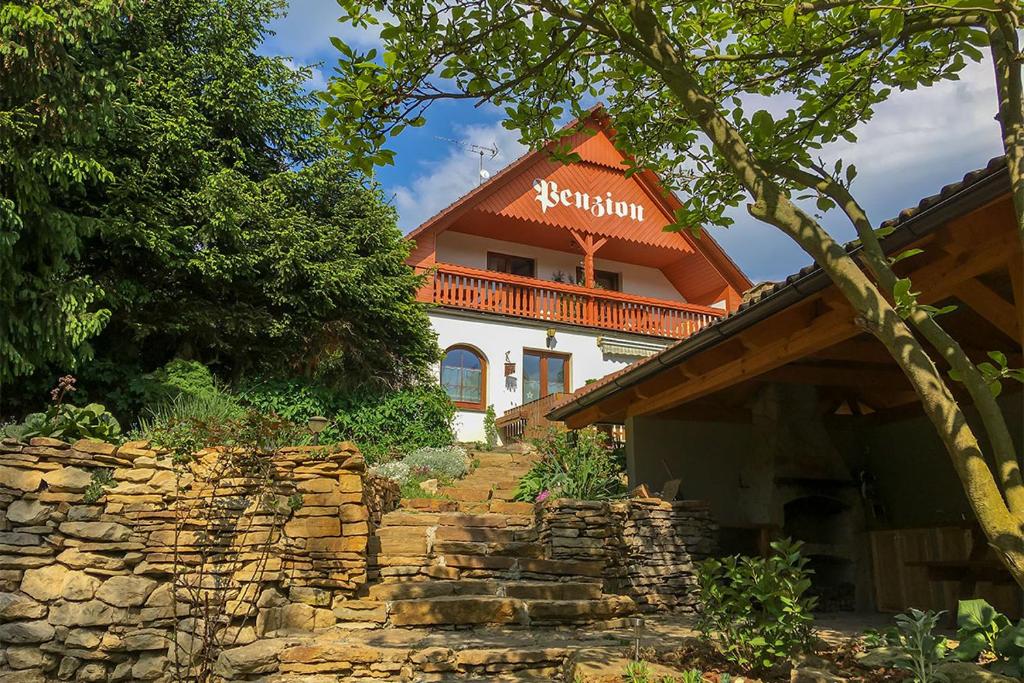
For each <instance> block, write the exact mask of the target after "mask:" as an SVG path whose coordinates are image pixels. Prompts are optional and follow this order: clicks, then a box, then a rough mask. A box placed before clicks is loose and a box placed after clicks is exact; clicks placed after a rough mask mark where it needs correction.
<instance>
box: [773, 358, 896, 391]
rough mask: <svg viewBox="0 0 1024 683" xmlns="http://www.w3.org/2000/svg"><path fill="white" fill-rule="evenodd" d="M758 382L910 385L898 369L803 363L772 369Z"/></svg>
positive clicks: (852, 385)
mask: <svg viewBox="0 0 1024 683" xmlns="http://www.w3.org/2000/svg"><path fill="white" fill-rule="evenodd" d="M758 380H760V381H764V382H783V383H789V384H812V385H815V386H832V387H856V388H860V387H879V388H888V389H905V388H908V387H909V386H910V385H909V384H908V382H907V378H906V376H904V375H903V373H902V372H900V371H899V370H890V369H887V368H877V367H876V368H871V367H867V366H861V367H852V366H845V367H834V366H822V365H807V364H802V363H790V364H788V365H784V366H782V367H780V368H778V369H776V370H771V371H769V372H766V373H764V374H763V375H761V376H759V377H758Z"/></svg>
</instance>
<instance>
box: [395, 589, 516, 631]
mask: <svg viewBox="0 0 1024 683" xmlns="http://www.w3.org/2000/svg"><path fill="white" fill-rule="evenodd" d="M388 618H389V621H390V624H391V625H392V626H442V625H446V626H477V625H483V624H487V625H501V624H520V625H526V619H527V617H526V606H525V603H524V602H523V601H522V600H516V599H514V598H502V597H497V596H489V595H488V596H483V595H477V596H442V597H434V598H417V599H412V600H395V601H392V602H391V603H389V605H388Z"/></svg>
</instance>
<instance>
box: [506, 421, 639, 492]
mask: <svg viewBox="0 0 1024 683" xmlns="http://www.w3.org/2000/svg"><path fill="white" fill-rule="evenodd" d="M537 446H538V448H539V449H540V453H541V455H542V457H541V459H540V460H538V461H537V462H536V464H534V466H533V467H532V468H531V469H530V471H529V472H527V473H526V475H525V476H524V477H523V478H522V479H520V481H519V487H518V488H517V489H516V495H515V498H516V500H523V501H528V502H533V501H539V500H545V499H546V498H548V497H549V496H550V497H556V498H575V499H579V500H610V499H613V498H618V497H621V496H622V495H623V494H624V493H625V491H626V486H625V481H624V477H625V472H624V471H623V466H622V463H621V461H620V460H619V458H618V457H617V456H616V452H615V450H614V449H613V448H612V446H611V443H610V441H609V439H608V437H607V436H606V435H605V434H604V433H602V432H600V431H598V430H597V429H595V428H593V427H588V428H586V429H581V430H579V431H576V432H567V431H563V430H551V432H549V433H548V436H547V438H545V439H544V440H542V441H540V442H538V443H537Z"/></svg>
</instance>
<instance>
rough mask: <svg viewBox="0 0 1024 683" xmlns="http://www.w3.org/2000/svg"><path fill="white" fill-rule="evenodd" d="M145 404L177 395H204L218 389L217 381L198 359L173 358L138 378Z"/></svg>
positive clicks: (169, 398) (170, 398)
mask: <svg viewBox="0 0 1024 683" xmlns="http://www.w3.org/2000/svg"><path fill="white" fill-rule="evenodd" d="M138 384H139V388H140V390H141V392H142V394H143V396H144V397H145V400H146V403H147V404H154V403H158V402H161V401H169V400H172V399H175V398H177V397H178V396H204V395H206V394H213V393H216V392H217V391H218V387H217V382H216V380H215V379H214V377H213V373H212V372H210V368H208V367H206V366H205V365H203V364H202V363H200V362H199V361H194V360H183V359H181V358H175V359H174V360H172V361H170V362H169V363H167V364H166V365H164V366H163V367H162V368H159V369H157V370H154V371H153V372H150V373H147V374H145V375H143V376H142V377H140V378H139V380H138Z"/></svg>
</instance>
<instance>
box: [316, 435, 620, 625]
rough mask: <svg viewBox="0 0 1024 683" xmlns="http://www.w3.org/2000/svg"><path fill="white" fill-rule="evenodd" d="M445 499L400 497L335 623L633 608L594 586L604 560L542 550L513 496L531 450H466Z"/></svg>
mask: <svg viewBox="0 0 1024 683" xmlns="http://www.w3.org/2000/svg"><path fill="white" fill-rule="evenodd" d="M472 457H473V458H474V460H475V461H476V467H475V469H474V470H473V472H471V473H470V474H469V475H468V476H466V477H465V478H464V479H462V480H460V481H459V482H457V483H456V484H455V485H453V486H450V487H446V488H445V489H443V491H442V494H443V495H445V496H446V498H422V499H407V500H403V501H402V503H401V505H400V507H399V508H398V509H397V510H394V511H392V512H389V513H387V514H385V515H384V517H383V519H382V521H381V525H380V527H379V528H378V529H377V530H376V541H377V544H376V547H374V545H375V544H374V543H373V540H372V539H371V548H370V562H371V570H370V582H369V584H368V587H367V589H366V591H365V593H366V594H365V595H364V596H362V599H359V600H350V601H346V602H345V603H344V604H342V605H339V606H338V607H336V608H335V615H336V616H337V617H338V619H339V626H340V627H342V628H352V629H359V628H381V627H385V626H390V627H403V628H407V627H449V628H460V627H461V628H472V627H478V626H507V627H525V626H558V625H568V624H583V623H590V622H594V621H607V620H610V619H613V618H616V617H620V616H624V615H626V614H629V613H630V612H632V611H633V608H634V605H633V602H632V601H631V600H630V599H629V598H625V597H622V596H616V595H607V594H605V593H604V592H603V591H602V573H603V569H604V566H603V563H602V562H599V561H577V560H556V559H549V558H548V557H546V553H545V545H543V544H542V543H540V542H539V540H538V535H537V530H536V528H535V526H534V509H533V504H532V503H517V502H512V501H511V499H512V497H513V495H514V493H515V489H516V486H517V484H518V481H519V478H520V477H522V476H523V475H524V474H526V472H528V471H529V469H530V467H531V466H532V464H533V462H534V461H535V458H536V456H534V455H532V454H524V453H519V452H513V451H492V452H486V453H474V454H472Z"/></svg>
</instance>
